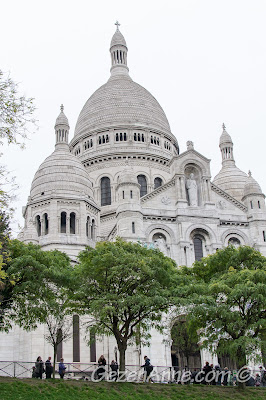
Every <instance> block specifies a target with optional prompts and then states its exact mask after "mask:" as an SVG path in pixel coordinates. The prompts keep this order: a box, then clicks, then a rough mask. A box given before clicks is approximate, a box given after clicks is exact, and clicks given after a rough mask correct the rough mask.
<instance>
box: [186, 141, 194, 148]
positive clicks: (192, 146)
mask: <svg viewBox="0 0 266 400" xmlns="http://www.w3.org/2000/svg"><path fill="white" fill-rule="evenodd" d="M193 149H194V143H193V142H192V141H191V140H188V141H187V150H193Z"/></svg>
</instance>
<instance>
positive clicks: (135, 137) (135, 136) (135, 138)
mask: <svg viewBox="0 0 266 400" xmlns="http://www.w3.org/2000/svg"><path fill="white" fill-rule="evenodd" d="M134 140H135V142H136V141H137V134H136V133H134Z"/></svg>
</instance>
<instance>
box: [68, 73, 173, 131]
mask: <svg viewBox="0 0 266 400" xmlns="http://www.w3.org/2000/svg"><path fill="white" fill-rule="evenodd" d="M125 124H127V125H128V124H129V125H134V126H144V127H145V126H147V127H149V128H153V129H158V130H160V131H166V132H168V133H169V132H170V126H169V123H168V121H167V118H166V115H165V113H164V111H163V109H162V107H161V106H160V104H159V103H158V101H157V100H156V99H155V98H154V97H153V96H152V95H151V94H150V93H149V92H148V90H146V89H144V88H143V87H142V86H140V85H139V84H137V83H136V82H134V81H133V80H132V79H131V78H130V77H129V76H128V75H117V76H112V77H111V78H110V79H109V80H108V82H107V83H106V84H105V85H103V86H101V87H100V88H99V89H98V90H96V92H94V93H93V95H92V96H91V97H90V98H89V100H88V101H87V102H86V104H85V105H84V107H83V109H82V111H81V113H80V115H79V117H78V121H77V124H76V128H75V136H76V135H77V136H79V135H82V134H83V133H85V132H87V131H89V130H91V129H94V128H106V127H112V126H115V127H117V126H124V125H125Z"/></svg>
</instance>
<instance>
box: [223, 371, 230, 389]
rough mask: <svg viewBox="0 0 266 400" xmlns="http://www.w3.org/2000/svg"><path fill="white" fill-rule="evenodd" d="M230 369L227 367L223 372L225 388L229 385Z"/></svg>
mask: <svg viewBox="0 0 266 400" xmlns="http://www.w3.org/2000/svg"><path fill="white" fill-rule="evenodd" d="M229 373H230V372H229V369H228V368H227V367H224V370H223V381H222V385H223V386H227V385H228V380H229Z"/></svg>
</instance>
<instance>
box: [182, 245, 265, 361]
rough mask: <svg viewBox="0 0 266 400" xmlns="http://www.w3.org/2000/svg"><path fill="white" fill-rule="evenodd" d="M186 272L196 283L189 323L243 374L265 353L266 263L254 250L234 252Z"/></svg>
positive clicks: (224, 252)
mask: <svg viewBox="0 0 266 400" xmlns="http://www.w3.org/2000/svg"><path fill="white" fill-rule="evenodd" d="M183 272H184V273H185V274H189V275H190V276H191V277H192V278H193V279H194V288H193V291H191V302H192V303H194V305H193V307H191V308H190V315H189V317H190V318H191V321H192V322H193V323H194V326H197V328H201V329H202V334H203V336H204V337H205V340H204V341H203V345H204V346H205V347H212V348H213V349H214V350H216V351H217V352H218V354H229V355H230V356H231V357H232V358H233V359H234V360H236V362H237V367H238V368H239V369H240V368H242V367H243V366H244V365H245V364H246V361H247V357H252V356H254V355H256V354H258V352H260V350H261V347H262V340H261V337H262V333H263V332H265V328H266V320H265V317H266V258H265V257H263V256H262V255H261V254H260V252H259V251H257V250H255V249H253V248H251V247H248V246H241V247H239V248H235V247H233V246H229V247H227V248H225V249H222V250H217V251H216V253H214V254H212V255H210V256H208V257H205V258H202V259H201V261H196V262H195V263H194V266H193V267H192V268H191V270H189V269H187V268H184V269H183ZM217 344H219V346H218V347H217Z"/></svg>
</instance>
